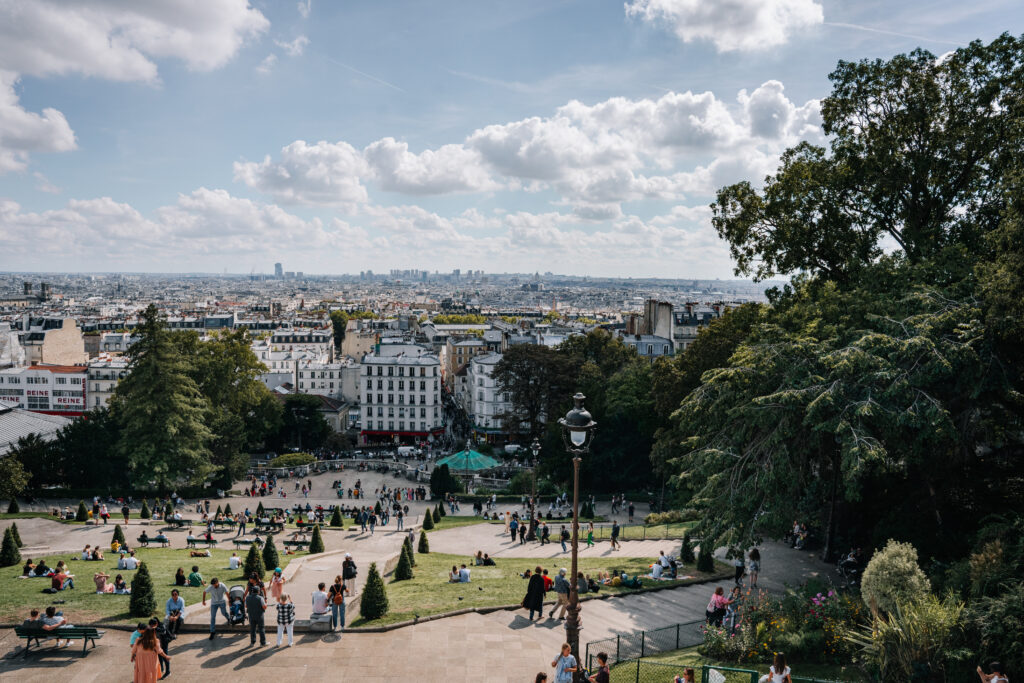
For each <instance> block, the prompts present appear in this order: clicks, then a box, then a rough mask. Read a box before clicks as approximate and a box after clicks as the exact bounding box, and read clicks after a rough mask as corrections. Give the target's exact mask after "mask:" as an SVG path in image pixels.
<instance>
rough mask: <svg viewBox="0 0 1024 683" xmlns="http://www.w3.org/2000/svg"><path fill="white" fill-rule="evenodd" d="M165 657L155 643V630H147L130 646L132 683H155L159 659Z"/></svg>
mask: <svg viewBox="0 0 1024 683" xmlns="http://www.w3.org/2000/svg"><path fill="white" fill-rule="evenodd" d="M161 657H167V655H166V654H165V653H164V651H163V650H162V649H161V648H160V643H159V642H158V641H157V637H156V629H154V628H147V629H146V630H145V631H143V632H142V635H141V636H140V637H139V639H138V640H136V641H135V644H134V645H132V663H133V664H134V665H135V671H134V674H133V676H132V680H133V681H134V683H156V682H157V681H158V680H160V658H161Z"/></svg>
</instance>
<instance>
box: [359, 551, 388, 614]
mask: <svg viewBox="0 0 1024 683" xmlns="http://www.w3.org/2000/svg"><path fill="white" fill-rule="evenodd" d="M387 613H388V594H387V591H385V589H384V579H382V578H380V573H379V572H378V571H377V563H376V562H371V563H370V571H369V573H368V574H367V575H366V586H365V587H364V588H363V597H362V599H361V600H360V601H359V614H360V616H362V617H363V619H367V620H370V619H380V618H381V617H382V616H384V615H385V614H387Z"/></svg>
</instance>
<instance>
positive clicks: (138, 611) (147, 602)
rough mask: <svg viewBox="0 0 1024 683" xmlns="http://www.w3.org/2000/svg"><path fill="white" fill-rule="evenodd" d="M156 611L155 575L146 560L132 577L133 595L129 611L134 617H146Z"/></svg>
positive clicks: (129, 602) (129, 603)
mask: <svg viewBox="0 0 1024 683" xmlns="http://www.w3.org/2000/svg"><path fill="white" fill-rule="evenodd" d="M155 611H156V593H155V592H154V591H153V577H152V576H150V575H149V568H148V567H147V566H146V563H145V562H142V563H140V564H139V570H138V571H137V572H135V578H134V579H132V597H131V598H130V599H129V601H128V612H129V614H131V615H132V616H133V617H140V618H145V617H149V616H152V615H153V612H155Z"/></svg>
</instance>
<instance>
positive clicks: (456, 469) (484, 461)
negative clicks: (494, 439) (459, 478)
mask: <svg viewBox="0 0 1024 683" xmlns="http://www.w3.org/2000/svg"><path fill="white" fill-rule="evenodd" d="M441 465H448V469H449V470H451V472H452V473H453V474H462V475H466V476H470V475H473V474H477V473H479V472H483V471H484V470H490V469H494V468H495V467H500V466H501V463H500V462H498V461H497V460H495V459H494V458H492V457H491V456H489V455H484V454H483V453H479V452H477V451H474V450H472V449H470V448H466V449H465V450H462V451H459V452H458V453H452V454H451V455H449V456H446V457H444V458H441V459H440V460H438V461H437V465H436V466H437V467H440V466H441Z"/></svg>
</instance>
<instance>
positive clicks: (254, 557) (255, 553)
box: [244, 543, 267, 579]
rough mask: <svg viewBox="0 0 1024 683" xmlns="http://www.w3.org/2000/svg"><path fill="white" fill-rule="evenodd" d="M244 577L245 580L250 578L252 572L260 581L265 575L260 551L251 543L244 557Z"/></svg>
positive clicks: (265, 571)
mask: <svg viewBox="0 0 1024 683" xmlns="http://www.w3.org/2000/svg"><path fill="white" fill-rule="evenodd" d="M244 569H245V576H246V578H248V577H250V576H252V573H253V572H256V575H257V576H259V577H260V578H261V579H262V578H263V575H264V574H266V573H267V570H266V568H265V565H264V564H263V556H262V555H261V554H260V549H259V548H257V547H256V544H255V543H253V544H252V545H251V546H249V552H248V553H247V554H246V556H245V565H244Z"/></svg>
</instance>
